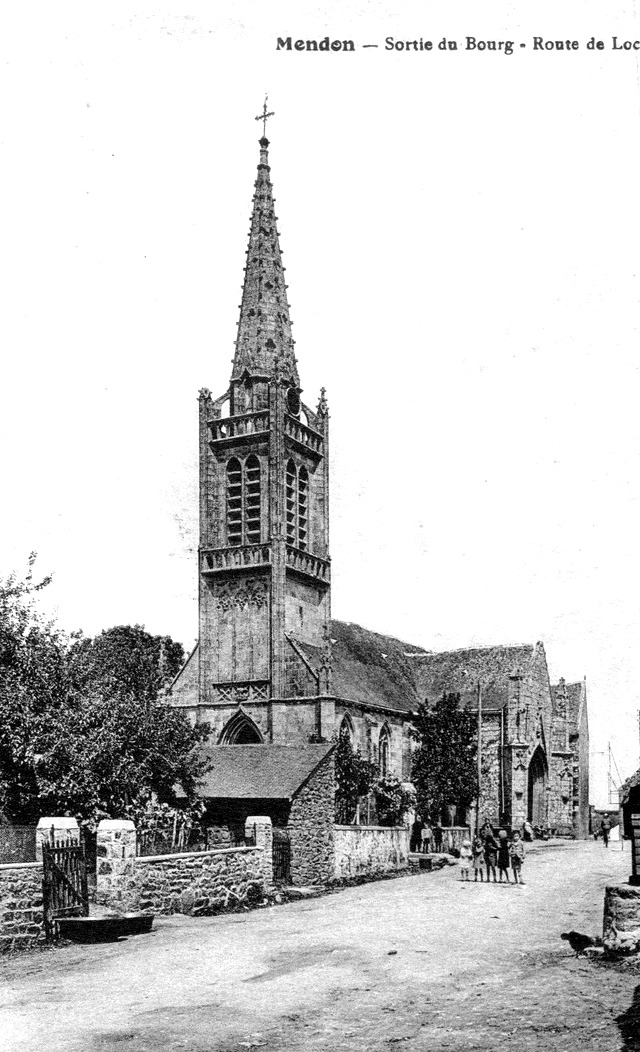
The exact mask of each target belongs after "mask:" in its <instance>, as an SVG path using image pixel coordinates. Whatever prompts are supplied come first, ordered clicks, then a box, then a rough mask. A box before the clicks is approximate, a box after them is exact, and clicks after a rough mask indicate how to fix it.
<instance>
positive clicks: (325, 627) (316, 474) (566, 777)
mask: <svg viewBox="0 0 640 1052" xmlns="http://www.w3.org/2000/svg"><path fill="white" fill-rule="evenodd" d="M268 147H269V142H268V140H267V139H266V137H264V136H263V138H261V140H260V161H259V164H258V171H257V178H256V182H255V191H254V196H253V212H252V218H251V228H250V232H249V243H248V248H247V253H246V255H247V259H246V264H245V272H244V287H243V294H242V304H241V307H240V318H239V322H238V332H237V339H236V345H235V347H236V349H235V357H234V360H233V368H232V372H231V377H230V379H229V384H228V387H227V388H226V390H225V391H224V392H223V393H222V394H220V395H219V396H214V395H213V394H212V393H211V391H209V390H208V389H207V388H203V389H202V390H201V392H200V398H199V413H200V418H199V419H200V424H199V435H200V439H199V441H200V483H199V492H200V538H199V551H198V588H199V642H198V644H197V646H196V648H195V650H194V651H193V653H192V654H191V655H190V657H189V659H188V661H187V662H186V664H185V666H184V668H183V669H182V671H181V672H180V673H179V675H178V676H177V678H176V680H175V681H174V683H173V685H172V687H171V690H170V700H171V703H172V704H174V705H176V706H180V707H181V708H184V709H185V710H186V711H187V712H188V714H189V715H190V717H191V718H192V719H193V720H197V721H207V722H208V723H209V724H210V725H211V732H212V733H211V748H212V753H213V758H214V764H213V768H214V770H215V768H216V763H215V757H216V749H218V748H223V752H220V753H218V754H217V756H218V758H219V759H220V763H219V764H218V774H217V775H216V776H215V777H213V776H212V781H211V785H210V786H209V789H208V790H206V789H205V791H206V792H208V795H209V797H210V800H211V802H212V804H213V803H214V801H215V800H218V801H220V800H224V801H225V806H226V807H230V806H231V801H232V799H236V800H241V799H242V785H241V784H240V782H243V780H244V782H249V781H251V782H252V784H255V788H254V789H252V790H251V791H252V792H253V793H254V794H255V793H258V792H262V791H263V790H264V791H265V792H266V791H267V788H268V791H269V792H270V793H271V794H272V797H273V794H276V795H277V792H278V791H279V790H278V789H277V786H276V785H275V782H277V771H276V768H277V764H276V765H275V766H274V758H275V753H268V752H265V750H268V749H269V748H271V747H273V746H277V747H282V746H286V747H289V749H290V750H293V751H290V752H286V751H285V752H283V750H282V749H281V748H278V757H279V759H278V763H279V764H280V768H279V769H280V771H281V776H282V780H283V781H286V780H287V779H286V778H285V771H286V768H287V765H289V766H290V767H291V768H292V769H293V768H294V767H295V770H296V771H297V772H298V774H299V775H300V785H304V784H305V778H310V777H311V775H312V774H313V772H314V771H315V770H316V768H317V766H318V764H319V763H321V762H322V757H320V758H319V753H318V746H319V745H322V744H323V743H329V742H331V741H332V740H334V739H335V737H336V735H337V734H338V733H340V732H341V731H342V732H346V733H348V734H349V735H350V737H351V740H352V742H353V744H354V746H356V747H358V748H359V749H360V750H361V752H362V754H363V755H364V756H367V757H369V758H370V759H371V760H372V761H373V762H375V763H376V764H378V766H379V769H380V771H381V773H382V774H385V773H389V774H391V773H393V774H396V775H397V776H398V777H399V778H401V779H402V780H404V781H409V780H410V777H411V755H412V748H413V746H414V742H413V739H412V734H411V727H412V724H411V714H412V712H413V711H415V710H416V708H417V706H418V704H419V703H420V702H421V701H424V700H425V699H428V700H431V701H432V700H434V699H435V698H437V697H438V696H439V694H441V693H442V692H443V691H444V690H456V691H460V693H461V694H462V696H463V698H464V701H465V704H468V705H477V697H478V683H480V692H481V700H482V704H483V721H482V726H483V732H482V738H483V753H484V770H485V772H486V773H485V775H484V777H483V783H484V784H483V791H482V799H481V811H482V812H483V814H484V813H486V814H488V815H491V816H493V817H494V818H495V819H496V821H497V820H498V817H499V814H500V813H505V814H506V815H507V816H508V818H510V819H511V821H513V822H521V821H522V820H523V819H524V818H525V817H526V816H527V815H528V816H529V817H531V818H533V820H534V821H536V822H539V823H540V824H542V823H543V822H545V823H546V822H547V821H548V822H549V824H550V825H552V826H554V827H556V828H558V829H559V830H563V831H565V832H567V833H569V832H572V831H573V832H575V833H576V834H577V835H584V834H585V833H586V826H584V821H588V818H587V819H584V818H583V811H584V814H585V815H588V729H587V715H586V692H585V688H584V685H583V684H572V685H566V684H564V683H563V682H562V681H561V683H560V684H558V685H557V686H555V687H552V686H551V684H550V682H549V675H548V672H547V665H546V658H545V653H544V648H543V646H542V644H540V643H538V644H536V646H535V647H534V646H531V647H494V648H489V649H481V650H465V651H455V652H453V653H447V654H432V653H429V652H427V651H426V650H424V649H422V648H421V647H417V646H409V645H407V644H404V643H402V642H400V641H398V640H396V639H392V638H389V637H387V636H382V635H378V634H376V633H374V632H370V631H367V630H366V629H364V628H361V627H360V626H358V625H353V624H348V623H343V622H339V621H334V620H332V618H331V559H330V547H329V412H328V406H327V400H326V397H325V392H324V389H323V390H322V391H321V393H320V397H319V400H318V402H317V404H316V406H315V408H312V407H311V406H310V405H307V404H306V403H305V402H304V401H303V400H302V397H301V395H302V386H301V381H300V375H299V372H298V362H297V359H296V355H295V353H294V340H293V337H292V331H291V320H290V317H289V304H288V299H287V286H286V283H285V273H284V267H283V265H282V258H281V252H280V244H279V233H278V230H277V227H276V216H275V212H274V198H273V191H272V185H271V175H270V167H269V156H268ZM227 746H245V747H247V746H253V747H254V748H253V749H251V750H249V752H248V753H247V749H246V748H244V749H242V750H239V751H238V752H237V754H235V755H237V758H238V764H240V760H241V757H242V764H241V766H242V769H243V770H244V771H245V772H248V771H249V767H251V766H252V767H253V774H254V775H255V777H253V775H252V776H251V777H250V776H249V774H248V773H246V776H243V778H241V779H239V778H237V777H235V776H234V777H233V778H231V774H230V773H229V774H228V775H226V776H225V777H226V778H227V782H229V785H231V783H233V790H232V791H231V789H229V791H228V792H227V790H226V789H225V785H224V784H221V782H220V778H221V777H222V775H221V772H222V771H227V772H230V770H231V769H230V767H229V764H230V763H231V764H233V763H234V760H233V754H230V753H229V750H228V749H226V748H224V747H227ZM310 746H313V748H310ZM260 747H261V748H260ZM325 752H326V750H325ZM247 756H248V757H249V759H247ZM323 756H324V753H323ZM305 757H307V760H308V763H307V767H308V770H307V768H306V767H305ZM260 771H261V772H262V773H261V774H260ZM305 771H306V774H305ZM236 774H237V772H236ZM225 784H226V783H225ZM260 787H262V788H260ZM297 791H298V790H294V789H291V794H292V795H291V797H290V799H293V798H294V796H295V793H296V792H297ZM247 792H248V790H247ZM272 797H268V798H267V797H261V798H260V799H261V801H262V804H263V806H264V807H265V808H266V807H267V801H268V799H271V798H272ZM273 798H274V799H275V797H273ZM255 806H256V797H255V795H254V797H253V798H252V803H251V804H249V803H248V802H247V803H246V807H245V810H249V813H251V812H250V808H251V807H253V812H252V813H257V812H256V811H255ZM240 810H241V809H240Z"/></svg>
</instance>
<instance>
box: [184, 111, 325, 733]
mask: <svg viewBox="0 0 640 1052" xmlns="http://www.w3.org/2000/svg"><path fill="white" fill-rule="evenodd" d="M266 116H267V114H266V106H265V113H264V114H263V116H262V117H261V118H260V119H261V120H265V122H266ZM268 150H269V141H268V139H267V138H266V135H265V134H263V136H262V138H261V139H260V161H259V164H258V171H257V178H256V181H255V190H254V195H253V211H252V216H251V228H250V231H249V244H248V248H247V253H246V255H247V259H246V264H245V270H244V286H243V292H242V303H241V306H240V318H239V321H238V332H237V338H236V345H235V348H236V349H235V356H234V360H233V368H232V372H231V378H230V383H229V388H228V390H227V391H226V392H225V393H224V394H223V395H222V396H221V397H219V398H213V397H212V395H211V392H210V391H209V390H207V389H204V390H202V391H201V392H200V399H199V404H200V540H199V640H200V641H199V648H198V662H199V665H198V679H199V687H198V697H199V706H200V707H201V708H202V707H204V708H205V709H208V708H210V707H213V708H215V707H217V706H220V705H224V706H226V707H227V709H228V707H229V706H230V705H237V706H242V707H243V711H245V710H246V707H247V706H253V705H257V706H260V707H262V706H265V705H266V706H267V709H268V711H270V710H269V705H270V704H271V703H272V702H273V700H274V699H282V700H284V699H288V698H294V697H302V696H304V697H312V696H314V695H318V696H320V695H322V694H326V693H328V691H329V664H330V662H329V660H328V658H326V657H325V655H326V651H327V649H328V625H329V619H330V559H329V478H328V453H329V415H328V410H327V403H326V399H325V395H324V389H323V391H322V393H321V396H320V400H319V403H318V406H317V408H316V410H315V411H314V410H312V409H311V408H310V407H309V406H307V405H305V403H304V402H303V401H302V398H301V395H302V387H301V384H300V378H299V375H298V366H297V361H296V357H295V354H294V340H293V337H292V334H291V320H290V317H289V304H288V300H287V286H286V285H285V281H284V267H283V266H282V256H281V251H280V244H279V235H278V230H277V227H276V216H275V212H274V198H273V190H272V186H271V174H270V167H269V154H268ZM316 650H317V657H318V660H317V662H313V665H312V663H311V662H310V661H309V658H308V654H310V653H311V654H312V655H314V654H315V653H316ZM318 668H320V670H321V671H320V673H318V672H317V669H318ZM314 669H315V672H314ZM203 715H204V718H209V717H208V716H207V714H206V712H205V713H204V714H203ZM259 723H260V725H261V727H262V728H263V733H264V737H265V738H266V739H267V740H276V738H275V737H274V732H273V722H272V720H271V718H270V717H269V716H268V714H267V717H266V718H261V719H260V720H259Z"/></svg>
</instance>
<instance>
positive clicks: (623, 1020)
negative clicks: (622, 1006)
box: [616, 985, 640, 1052]
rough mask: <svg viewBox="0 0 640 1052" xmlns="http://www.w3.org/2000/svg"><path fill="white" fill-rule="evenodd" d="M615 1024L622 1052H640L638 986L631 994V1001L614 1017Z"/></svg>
mask: <svg viewBox="0 0 640 1052" xmlns="http://www.w3.org/2000/svg"><path fill="white" fill-rule="evenodd" d="M616 1023H617V1025H618V1030H619V1031H620V1036H621V1037H622V1041H623V1044H622V1050H623V1052H640V985H639V986H636V988H635V990H634V992H633V1001H632V1002H631V1004H630V1005H629V1007H628V1008H627V1010H626V1012H622V1013H621V1014H620V1015H619V1016H616Z"/></svg>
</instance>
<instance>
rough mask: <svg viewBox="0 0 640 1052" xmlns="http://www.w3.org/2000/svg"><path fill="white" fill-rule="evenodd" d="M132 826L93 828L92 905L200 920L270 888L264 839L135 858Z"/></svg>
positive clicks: (248, 901)
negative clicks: (95, 845) (95, 831)
mask: <svg viewBox="0 0 640 1052" xmlns="http://www.w3.org/2000/svg"><path fill="white" fill-rule="evenodd" d="M256 821H257V820H256ZM260 821H264V819H260ZM118 825H120V826H122V827H123V828H122V829H120V830H119V829H117V828H116V826H118ZM132 825H133V823H130V822H121V823H115V822H104V823H102V822H101V823H100V826H99V827H98V873H97V885H96V901H97V902H98V903H100V904H101V905H104V906H108V907H110V908H112V909H116V910H118V911H132V910H141V911H144V912H151V913H164V914H167V913H185V914H189V915H190V916H204V915H206V914H211V913H217V912H219V911H220V910H224V909H227V908H231V907H234V906H238V905H241V904H242V903H250V902H253V901H256V900H259V899H261V898H262V897H263V895H264V893H265V890H266V888H267V887H268V886H269V884H270V880H269V873H270V867H271V842H270V838H269V844H268V856H269V857H268V858H267V857H266V855H267V852H266V850H265V849H266V839H265V838H263V840H262V841H258V843H257V846H256V847H235V848H222V849H217V850H215V851H197V852H187V853H184V854H176V855H155V856H149V857H136V854H135V851H136V837H135V830H134V829H133V828H132ZM263 841H264V842H263Z"/></svg>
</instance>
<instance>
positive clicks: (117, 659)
mask: <svg viewBox="0 0 640 1052" xmlns="http://www.w3.org/2000/svg"><path fill="white" fill-rule="evenodd" d="M34 558H35V557H32V559H31V560H30V564H29V572H28V574H27V576H26V578H25V580H24V581H19V580H17V579H16V578H15V577H11V578H9V579H8V580H7V581H5V582H0V810H1V811H2V813H3V814H4V815H5V816H6V817H8V818H10V819H11V820H13V821H15V822H17V823H24V824H27V823H31V822H34V821H36V820H37V819H38V818H39V817H40V816H41V815H43V814H64V813H65V812H71V813H72V814H79V815H81V816H82V817H84V818H85V819H88V820H95V819H96V818H100V817H112V818H125V817H133V814H134V813H136V811H137V810H139V809H140V807H144V806H145V805H146V803H147V802H148V801H149V800H150V799H151V797H152V795H155V796H156V797H157V798H158V800H159V801H160V802H161V803H167V804H174V803H175V802H176V790H177V787H178V786H180V787H181V790H182V793H183V794H184V796H186V799H187V802H188V803H189V804H191V803H194V804H195V803H196V801H197V796H198V792H197V787H198V780H199V778H200V777H201V775H202V774H203V773H204V770H205V767H206V764H205V761H204V759H203V757H202V754H201V753H200V751H199V748H198V746H199V745H200V744H201V742H202V741H203V740H204V739H205V738H206V736H207V734H208V727H207V725H205V724H199V725H196V726H195V727H192V726H191V724H190V723H189V721H188V720H187V719H186V717H185V716H184V715H183V713H182V712H181V711H180V710H179V709H175V708H172V707H171V706H169V705H167V704H166V701H165V700H164V698H163V696H162V689H163V687H164V686H165V685H166V684H167V683H168V682H170V681H171V679H172V678H173V676H174V675H175V673H176V672H177V670H178V668H179V667H180V664H181V662H182V657H183V650H182V647H181V645H180V644H179V643H175V642H174V641H173V640H172V639H170V637H168V636H152V635H150V634H149V633H148V632H146V631H145V629H144V628H142V627H141V626H140V625H134V626H119V627H117V628H113V629H109V630H108V631H106V632H102V633H101V634H100V635H99V636H97V637H96V638H95V639H87V638H85V637H82V636H79V637H76V638H73V639H69V638H67V637H65V636H64V635H63V634H62V633H60V632H59V630H57V629H56V628H55V626H54V625H52V624H50V623H47V622H44V621H43V620H42V619H41V618H40V617H39V615H38V613H37V608H36V605H35V593H36V592H37V591H39V590H40V589H41V588H43V587H45V586H46V584H47V583H48V581H47V579H45V580H44V581H42V582H40V583H39V584H36V583H35V582H34V580H33V561H34Z"/></svg>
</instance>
